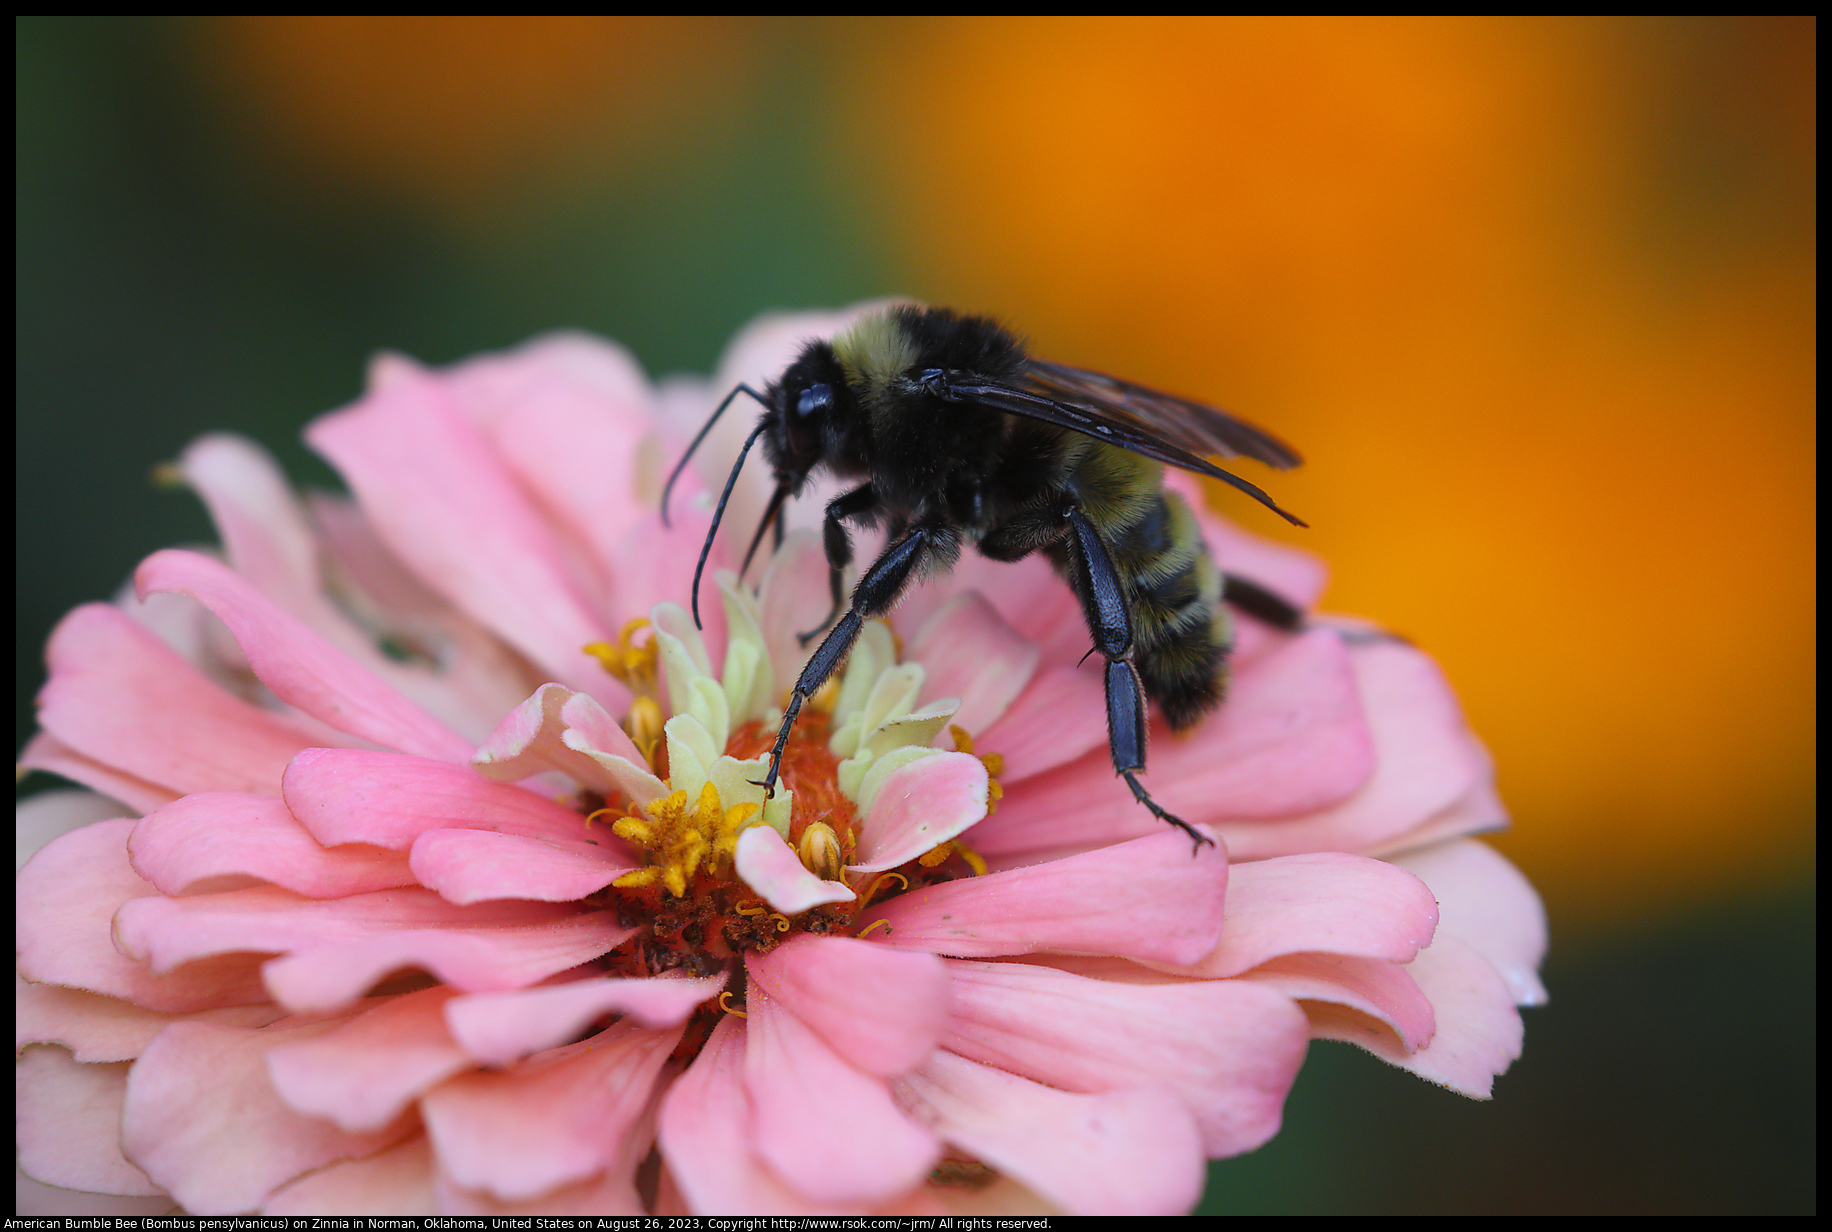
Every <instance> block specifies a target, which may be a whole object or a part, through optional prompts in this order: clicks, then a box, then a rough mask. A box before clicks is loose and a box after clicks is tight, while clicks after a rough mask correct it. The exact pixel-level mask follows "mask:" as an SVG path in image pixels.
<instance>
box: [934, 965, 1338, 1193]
mask: <svg viewBox="0 0 1832 1232" xmlns="http://www.w3.org/2000/svg"><path fill="white" fill-rule="evenodd" d="M948 968H949V971H950V973H951V974H952V975H953V977H954V1012H953V1016H952V1018H951V1019H950V1025H949V1030H948V1034H947V1035H946V1036H945V1037H944V1038H943V1040H942V1044H943V1046H944V1047H945V1048H947V1049H948V1050H949V1051H951V1052H957V1053H959V1054H960V1055H962V1056H964V1057H966V1058H968V1059H969V1060H974V1061H979V1062H981V1063H982V1064H985V1065H992V1066H996V1067H997V1068H999V1069H1003V1070H1007V1071H1009V1072H1011V1073H1014V1074H1018V1075H1020V1076H1022V1077H1025V1078H1030V1079H1032V1080H1034V1081H1036V1082H1041V1083H1043V1084H1045V1085H1047V1086H1052V1087H1056V1088H1058V1089H1060V1090H1064V1091H1077V1092H1083V1093H1091V1092H1096V1091H1116V1090H1124V1089H1126V1088H1130V1087H1158V1088H1162V1089H1165V1090H1169V1091H1172V1092H1174V1093H1176V1094H1177V1095H1178V1097H1179V1098H1180V1099H1182V1101H1183V1103H1184V1106H1185V1107H1186V1108H1188V1109H1189V1111H1190V1113H1191V1114H1192V1115H1193V1116H1194V1117H1195V1118H1196V1124H1197V1125H1198V1127H1199V1128H1200V1129H1201V1132H1202V1143H1203V1150H1204V1151H1205V1153H1206V1154H1208V1155H1209V1156H1210V1157H1213V1158H1221V1157H1225V1156H1230V1155H1238V1154H1240V1153H1241V1152H1242V1151H1250V1150H1252V1149H1253V1148H1255V1147H1257V1146H1260V1145H1261V1144H1263V1143H1265V1142H1266V1141H1267V1140H1268V1139H1269V1138H1271V1137H1272V1135H1273V1134H1275V1133H1277V1132H1278V1127H1279V1118H1280V1114H1281V1112H1282V1110H1283V1107H1284V1103H1285V1095H1286V1092H1288V1091H1289V1090H1290V1089H1291V1083H1292V1080H1293V1079H1294V1078H1295V1077H1296V1076H1297V1072H1298V1066H1299V1064H1300V1063H1301V1062H1302V1061H1303V1059H1304V1050H1305V1046H1306V1042H1307V1040H1308V1038H1309V1035H1310V1025H1309V1023H1307V1022H1306V1021H1305V1018H1304V1015H1303V1014H1302V1013H1301V1012H1299V1010H1298V1008H1297V1007H1296V1006H1295V1005H1293V1004H1292V1002H1291V1001H1290V1000H1289V999H1288V998H1286V997H1285V996H1284V995H1283V994H1281V993H1278V992H1275V991H1273V990H1272V989H1270V988H1260V987H1256V986H1255V985H1253V984H1250V983H1243V982H1242V981H1239V980H1206V981H1197V982H1175V983H1162V984H1131V983H1118V982H1114V981H1109V980H1103V979H1088V978H1085V977H1083V976H1078V975H1074V974H1071V973H1069V972H1066V971H1058V970H1053V969H1051V968H1047V967H1035V966H1029V965H1026V964H1022V963H1014V962H1003V963H983V962H964V961H959V960H952V959H951V960H949V962H948Z"/></svg>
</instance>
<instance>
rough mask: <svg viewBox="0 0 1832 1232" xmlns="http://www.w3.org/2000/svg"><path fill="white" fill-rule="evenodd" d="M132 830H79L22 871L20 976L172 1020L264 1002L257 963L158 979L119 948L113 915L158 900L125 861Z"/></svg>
mask: <svg viewBox="0 0 1832 1232" xmlns="http://www.w3.org/2000/svg"><path fill="white" fill-rule="evenodd" d="M134 825H135V823H134V822H132V821H127V820H121V821H101V822H97V823H95V824H94V825H91V826H85V827H83V828H82V829H80V830H73V831H71V832H70V833H69V834H66V835H64V836H63V837H62V838H59V839H56V840H55V841H53V842H51V843H49V844H47V845H46V846H45V848H44V849H43V850H42V851H40V852H39V853H38V854H37V855H36V856H34V857H32V859H31V860H30V861H29V862H27V864H26V866H25V868H24V869H22V870H20V873H19V879H18V881H17V883H16V884H17V890H18V913H19V914H18V918H17V925H16V929H17V932H16V940H17V945H18V954H19V971H20V973H21V974H22V975H24V976H25V978H27V979H28V980H32V981H34V982H36V983H41V984H57V985H63V986H65V987H69V988H80V989H86V990H88V991H90V992H96V993H102V994H104V995H107V996H111V997H123V998H125V999H127V1000H129V1001H132V1002H134V1003H135V1004H138V1005H142V1006H145V1007H146V1008H148V1009H153V1010H163V1011H166V1012H170V1013H184V1012H187V1011H192V1010H201V1009H213V1008H217V1007H220V1006H228V1005H247V1004H250V1003H254V1002H263V1001H266V1000H267V996H266V993H265V992H264V991H263V990H262V987H261V981H260V973H259V970H258V966H259V961H258V960H257V959H252V958H248V957H243V956H236V957H233V958H228V959H214V960H209V961H207V962H204V963H198V964H191V965H187V966H186V967H184V968H180V969H179V970H176V971H173V972H170V973H168V974H166V975H164V976H157V975H154V974H153V972H151V971H149V970H148V969H147V968H146V966H145V964H143V963H139V962H135V961H134V960H133V959H131V958H129V957H128V956H127V955H125V954H123V953H121V952H120V951H119V950H118V949H116V948H115V945H114V942H113V940H112V936H111V924H112V921H113V919H114V916H115V913H116V912H117V911H119V910H120V908H121V906H122V904H123V903H126V902H128V901H129V900H132V899H137V898H139V897H141V896H142V895H149V894H152V893H154V890H153V887H152V885H151V884H150V883H149V882H147V881H146V880H145V879H143V878H142V877H140V875H139V874H137V873H135V872H134V870H133V867H132V865H130V864H129V863H128V860H127V837H128V835H129V834H131V833H132V832H133V827H134Z"/></svg>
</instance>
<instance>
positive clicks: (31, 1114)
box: [13, 1047, 161, 1195]
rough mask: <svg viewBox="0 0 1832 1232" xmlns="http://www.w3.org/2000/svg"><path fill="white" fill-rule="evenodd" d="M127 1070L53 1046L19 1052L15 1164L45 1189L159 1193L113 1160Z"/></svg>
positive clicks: (142, 1175)
mask: <svg viewBox="0 0 1832 1232" xmlns="http://www.w3.org/2000/svg"><path fill="white" fill-rule="evenodd" d="M131 1068H132V1066H130V1065H128V1064H126V1063H122V1064H117V1065H84V1064H82V1063H80V1062H77V1061H73V1060H71V1058H70V1054H69V1053H67V1052H65V1051H64V1050H63V1049H61V1048H43V1047H39V1048H27V1049H25V1050H24V1051H23V1052H21V1053H20V1054H19V1058H18V1063H17V1064H16V1065H15V1067H14V1071H13V1072H14V1090H15V1100H14V1115H15V1117H16V1122H15V1128H16V1130H17V1133H18V1141H19V1166H20V1167H21V1168H22V1169H24V1170H25V1172H26V1174H27V1175H29V1176H31V1177H32V1178H33V1179H35V1180H40V1181H43V1182H45V1183H46V1184H47V1185H60V1186H62V1187H63V1188H65V1189H75V1190H82V1191H85V1192H88V1193H104V1194H130V1195H132V1194H138V1195H151V1194H157V1193H160V1192H161V1190H160V1188H159V1186H157V1185H155V1184H154V1183H153V1182H152V1181H151V1180H150V1179H149V1178H148V1177H147V1175H146V1173H144V1172H142V1171H140V1169H139V1168H136V1167H135V1166H134V1165H133V1164H131V1163H129V1162H128V1161H127V1160H126V1159H124V1158H123V1157H122V1155H121V1145H120V1143H121V1107H122V1104H123V1102H124V1101H125V1099H126V1095H127V1074H128V1070H129V1069H131Z"/></svg>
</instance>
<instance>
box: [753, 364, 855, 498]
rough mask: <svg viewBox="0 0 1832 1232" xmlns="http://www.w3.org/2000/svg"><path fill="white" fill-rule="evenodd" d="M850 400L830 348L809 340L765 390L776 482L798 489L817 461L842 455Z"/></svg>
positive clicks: (767, 448) (767, 445) (766, 443)
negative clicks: (784, 370)
mask: <svg viewBox="0 0 1832 1232" xmlns="http://www.w3.org/2000/svg"><path fill="white" fill-rule="evenodd" d="M851 401H852V395H851V391H850V390H849V389H848V388H847V386H846V374H845V371H844V370H843V369H842V368H841V367H840V362H839V360H838V359H836V358H835V357H834V354H833V348H832V347H831V346H829V345H828V344H827V343H825V342H811V343H809V344H808V345H807V347H806V348H804V349H803V351H802V353H801V355H800V356H799V357H797V359H796V361H795V362H794V363H793V364H790V365H789V368H788V370H787V371H786V372H784V373H783V374H782V378H781V379H780V380H778V381H777V382H776V383H775V384H774V385H773V386H771V388H770V392H769V406H770V414H769V420H770V427H769V430H768V431H766V432H765V433H764V438H763V448H764V453H765V454H766V455H767V456H768V457H769V460H770V467H771V469H772V470H773V471H774V472H775V474H776V482H777V484H778V485H780V486H782V487H784V488H787V489H788V490H789V491H790V492H791V493H797V492H800V491H801V489H802V485H803V484H804V483H806V482H807V479H808V475H809V473H810V472H811V471H813V470H814V468H815V467H816V466H818V465H820V464H821V463H822V462H828V463H835V462H840V461H843V460H845V459H846V457H847V455H848V454H849V453H850V452H851V451H850V450H849V449H848V448H847V443H848V440H847V438H848V437H849V436H850V435H851V433H850V432H849V431H848V424H847V420H848V419H849V415H848V413H847V407H848V406H849V405H850V404H851Z"/></svg>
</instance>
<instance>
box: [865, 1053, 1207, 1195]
mask: <svg viewBox="0 0 1832 1232" xmlns="http://www.w3.org/2000/svg"><path fill="white" fill-rule="evenodd" d="M898 1086H899V1087H900V1088H901V1089H902V1091H903V1092H904V1093H906V1103H908V1104H910V1105H912V1107H911V1111H912V1112H913V1113H914V1114H915V1115H917V1116H918V1117H920V1118H921V1119H922V1120H923V1122H924V1123H925V1124H927V1125H928V1126H929V1127H930V1128H931V1129H933V1130H934V1131H935V1132H936V1133H937V1134H939V1135H941V1136H942V1137H943V1138H945V1139H946V1140H947V1141H948V1142H950V1143H951V1144H953V1145H955V1146H958V1147H961V1148H962V1149H964V1150H966V1151H967V1152H968V1153H970V1154H972V1155H973V1156H974V1157H976V1158H978V1159H980V1160H983V1161H984V1162H986V1163H987V1164H989V1165H991V1166H992V1167H993V1168H995V1169H997V1170H998V1171H999V1172H1001V1173H1003V1174H1005V1175H1007V1176H1011V1177H1013V1178H1015V1179H1017V1180H1019V1181H1021V1182H1023V1183H1024V1184H1025V1185H1026V1186H1028V1187H1029V1188H1030V1189H1032V1190H1034V1191H1036V1192H1037V1193H1038V1194H1040V1195H1042V1196H1043V1197H1044V1198H1046V1199H1048V1200H1049V1202H1050V1203H1051V1204H1052V1205H1055V1206H1059V1207H1061V1208H1062V1209H1064V1210H1067V1211H1069V1212H1071V1213H1072V1214H1077V1215H1181V1214H1186V1213H1187V1212H1188V1211H1189V1210H1190V1208H1191V1207H1193V1206H1195V1204H1196V1202H1197V1200H1198V1199H1200V1198H1201V1197H1202V1187H1203V1183H1204V1181H1205V1180H1206V1179H1207V1170H1206V1169H1205V1167H1204V1163H1203V1157H1202V1141H1201V1137H1200V1135H1199V1134H1198V1133H1197V1130H1196V1124H1195V1121H1194V1120H1193V1119H1192V1118H1191V1116H1190V1114H1189V1112H1188V1111H1187V1110H1186V1109H1185V1108H1184V1107H1183V1105H1182V1104H1181V1103H1180V1102H1179V1101H1178V1100H1177V1098H1176V1097H1175V1096H1174V1095H1171V1094H1170V1093H1169V1092H1167V1091H1160V1090H1124V1091H1110V1092H1103V1093H1100V1094H1096V1095H1076V1094H1072V1093H1070V1092H1067V1091H1058V1090H1056V1089H1054V1088H1052V1087H1047V1086H1043V1085H1040V1084H1038V1083H1035V1082H1028V1081H1026V1080H1025V1079H1023V1078H1019V1077H1017V1076H1016V1075H1014V1074H1008V1073H1006V1072H1005V1071H1003V1070H998V1069H993V1068H991V1067H990V1066H985V1065H978V1064H975V1063H974V1062H972V1061H969V1060H966V1059H965V1058H963V1057H959V1056H956V1055H955V1054H953V1053H951V1052H948V1051H946V1050H945V1049H944V1050H937V1051H936V1052H935V1053H934V1055H933V1056H931V1057H930V1058H929V1060H928V1062H927V1063H926V1064H924V1065H923V1067H922V1068H921V1069H920V1070H918V1071H917V1072H915V1073H912V1074H907V1075H905V1076H904V1077H903V1078H902V1079H901V1080H899V1083H898Z"/></svg>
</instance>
